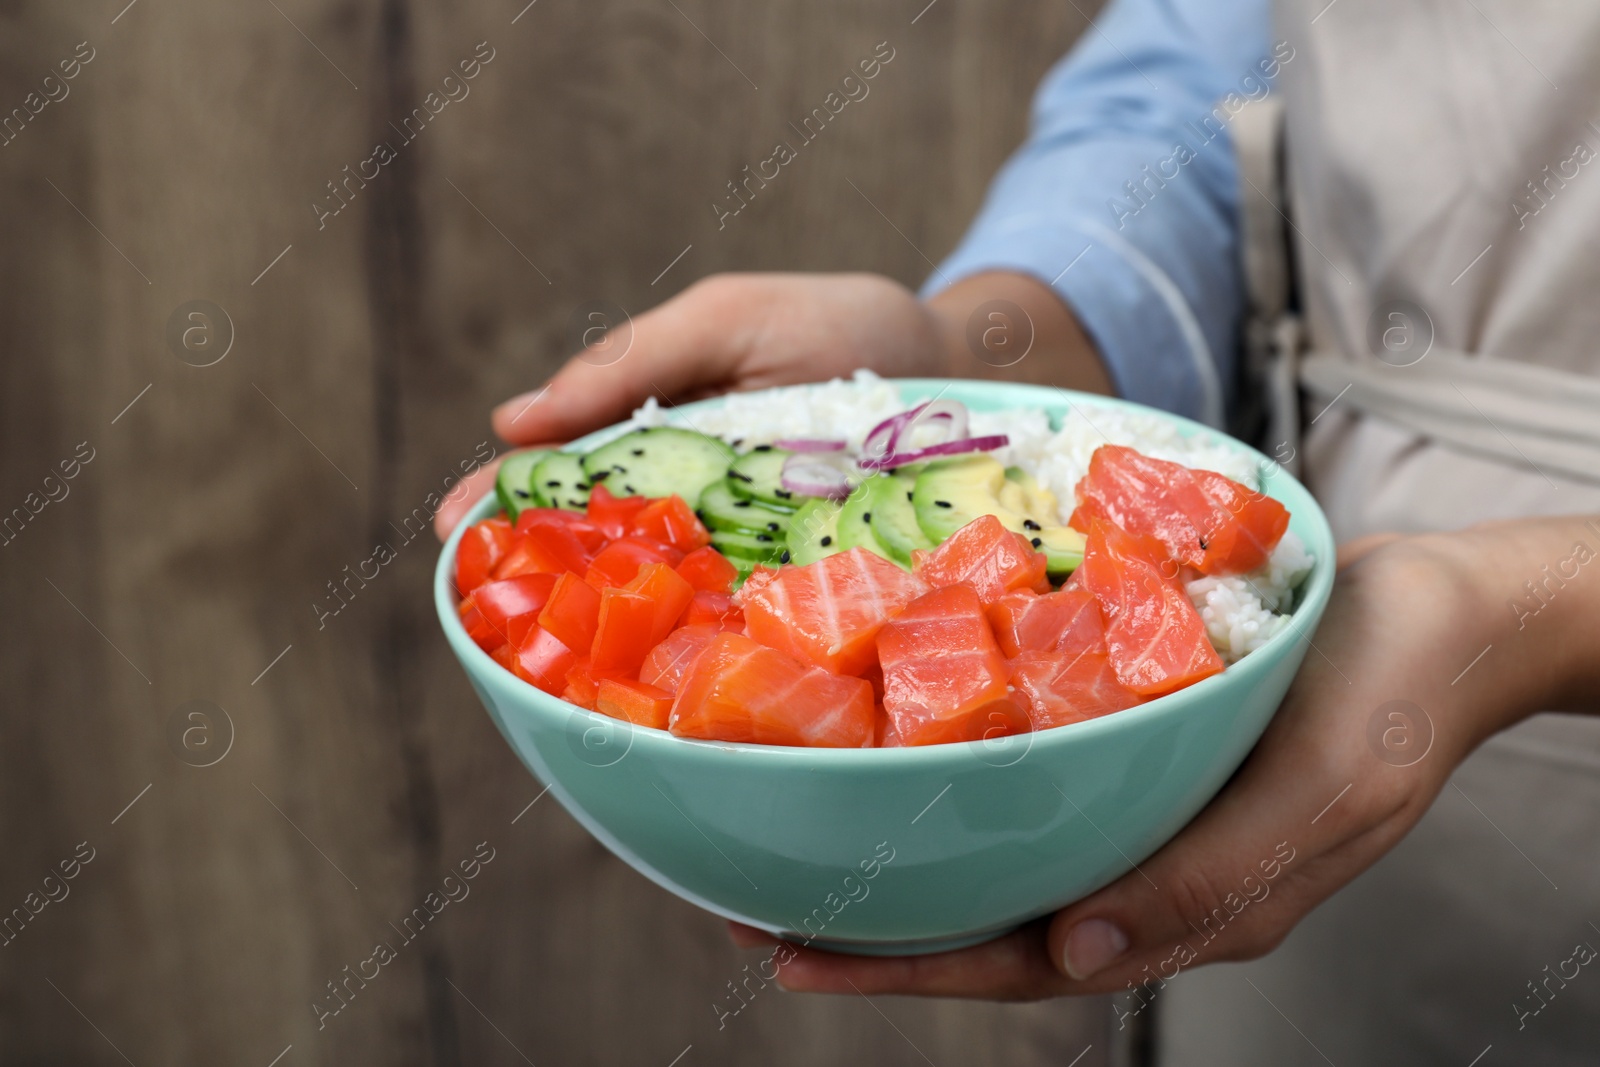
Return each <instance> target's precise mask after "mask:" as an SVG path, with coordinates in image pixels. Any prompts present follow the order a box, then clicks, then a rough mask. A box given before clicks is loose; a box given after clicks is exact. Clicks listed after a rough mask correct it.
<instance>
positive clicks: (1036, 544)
mask: <svg viewBox="0 0 1600 1067" xmlns="http://www.w3.org/2000/svg"><path fill="white" fill-rule="evenodd" d="M1042 544H1044V538H1042V537H1035V538H1034V539H1033V547H1034V548H1038V547H1039V546H1040V545H1042Z"/></svg>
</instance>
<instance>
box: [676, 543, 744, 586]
mask: <svg viewBox="0 0 1600 1067" xmlns="http://www.w3.org/2000/svg"><path fill="white" fill-rule="evenodd" d="M677 570H678V573H679V574H681V575H683V579H684V581H686V582H688V583H689V584H690V585H692V586H694V587H695V588H696V589H703V590H705V591H706V592H708V593H729V592H732V591H733V583H734V581H735V580H736V579H737V578H738V577H739V570H738V568H736V567H735V566H734V565H733V564H732V563H729V562H728V557H726V556H724V555H723V554H722V553H721V552H718V551H717V550H716V549H714V548H712V547H711V546H709V545H707V546H705V547H704V548H697V549H695V550H694V551H692V552H690V553H689V554H688V555H687V556H684V557H683V562H682V563H680V564H678V567H677Z"/></svg>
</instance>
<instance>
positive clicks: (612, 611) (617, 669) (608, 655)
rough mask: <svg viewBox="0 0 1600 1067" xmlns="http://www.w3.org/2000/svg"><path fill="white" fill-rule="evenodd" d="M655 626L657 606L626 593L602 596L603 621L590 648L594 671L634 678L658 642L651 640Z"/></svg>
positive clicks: (639, 595)
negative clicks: (632, 676)
mask: <svg viewBox="0 0 1600 1067" xmlns="http://www.w3.org/2000/svg"><path fill="white" fill-rule="evenodd" d="M655 623H656V602H655V601H654V600H652V599H651V598H650V597H648V596H645V595H643V594H642V593H635V592H631V591H630V590H627V589H607V590H605V591H604V592H603V593H601V594H600V620H599V624H598V626H597V627H596V628H595V634H594V644H593V645H592V646H591V647H590V652H589V662H590V667H591V669H592V670H594V671H596V672H603V673H609V674H635V673H637V672H638V670H639V665H640V664H641V663H643V662H644V657H645V654H646V653H648V652H649V651H650V649H651V648H652V647H654V646H655V645H656V644H658V642H656V641H652V640H651V639H650V636H651V631H652V630H653V629H654V628H655Z"/></svg>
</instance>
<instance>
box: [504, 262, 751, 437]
mask: <svg viewBox="0 0 1600 1067" xmlns="http://www.w3.org/2000/svg"><path fill="white" fill-rule="evenodd" d="M731 288H732V283H729V282H725V281H720V282H708V283H701V284H700V285H696V286H694V287H691V288H690V289H688V290H686V291H685V292H684V293H682V294H680V295H679V296H677V297H675V298H674V299H672V300H670V301H668V302H667V303H665V304H663V305H661V306H660V307H658V308H656V309H654V310H652V311H650V312H647V313H646V314H643V315H640V316H639V317H638V318H636V319H633V320H631V323H629V324H624V325H623V326H619V327H617V328H616V329H613V330H612V331H610V332H609V333H608V334H607V335H606V337H605V339H604V340H603V341H602V342H601V343H599V344H596V345H593V346H591V347H590V348H588V349H586V350H585V351H583V352H581V353H579V354H578V355H576V356H573V357H572V358H571V359H569V360H568V361H567V363H566V365H565V366H563V367H562V368H561V370H560V371H559V372H558V373H557V374H556V376H555V377H553V378H551V379H550V381H549V382H547V383H546V384H545V385H544V386H543V387H541V388H539V389H535V390H533V391H532V392H528V393H524V394H522V395H521V396H516V397H512V398H511V399H510V400H507V401H506V402H505V403H503V404H501V405H500V406H499V407H497V408H495V410H494V416H493V423H494V430H495V433H497V434H499V435H500V436H501V437H502V438H504V439H505V440H507V441H509V442H511V443H512V444H526V443H529V442H532V441H548V440H559V441H566V440H570V439H572V438H574V437H581V436H582V435H583V434H586V433H589V432H590V431H592V430H597V429H600V428H601V427H603V426H608V425H610V424H611V423H614V422H618V421H620V420H622V419H625V418H627V417H628V416H629V415H630V414H632V413H633V411H634V409H635V408H637V407H638V406H639V405H640V404H642V403H644V401H645V398H646V397H650V396H654V397H656V398H657V399H658V400H660V401H662V402H664V403H669V402H676V401H678V400H680V399H682V398H683V397H684V396H686V395H687V394H689V393H692V392H701V391H706V390H709V389H713V388H715V387H717V386H721V385H724V384H727V383H729V381H730V379H731V378H732V375H733V371H734V369H735V367H736V366H737V365H738V360H739V356H740V354H741V353H742V352H743V351H744V350H745V348H746V347H747V345H748V338H749V334H748V332H747V331H746V330H744V329H743V328H741V324H742V323H743V322H745V321H747V319H748V317H749V316H750V315H751V314H753V313H754V305H753V304H751V303H749V302H740V301H738V300H736V299H734V297H733V296H732V294H731V293H730V292H729V290H730V289H731Z"/></svg>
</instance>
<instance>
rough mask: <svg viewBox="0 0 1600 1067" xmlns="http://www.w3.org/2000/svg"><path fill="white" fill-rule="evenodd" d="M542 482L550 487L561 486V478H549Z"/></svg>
mask: <svg viewBox="0 0 1600 1067" xmlns="http://www.w3.org/2000/svg"><path fill="white" fill-rule="evenodd" d="M544 484H545V485H546V486H547V487H548V488H551V489H560V488H561V479H560V478H551V479H550V480H549V481H548V482H545V483H544Z"/></svg>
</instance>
